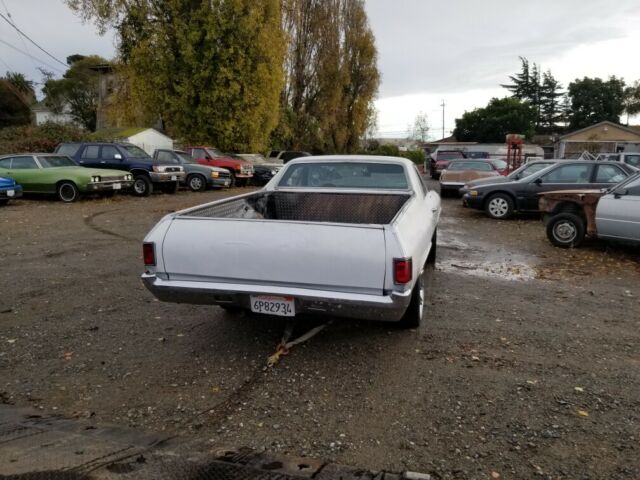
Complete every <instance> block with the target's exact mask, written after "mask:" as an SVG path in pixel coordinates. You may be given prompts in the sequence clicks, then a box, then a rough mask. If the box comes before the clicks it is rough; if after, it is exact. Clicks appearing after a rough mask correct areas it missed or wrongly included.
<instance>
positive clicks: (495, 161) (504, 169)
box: [489, 158, 509, 177]
mask: <svg viewBox="0 0 640 480" xmlns="http://www.w3.org/2000/svg"><path fill="white" fill-rule="evenodd" d="M489 161H490V162H491V164H492V165H493V166H494V167H495V169H496V171H497V172H498V173H499V174H500V175H502V176H503V177H504V176H507V174H508V173H509V164H508V163H507V162H505V161H504V160H501V159H499V158H490V159H489Z"/></svg>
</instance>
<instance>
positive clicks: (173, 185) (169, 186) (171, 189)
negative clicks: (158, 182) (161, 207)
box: [162, 182, 178, 194]
mask: <svg viewBox="0 0 640 480" xmlns="http://www.w3.org/2000/svg"><path fill="white" fill-rule="evenodd" d="M162 191H163V192H164V193H171V194H173V193H176V192H177V191H178V182H170V183H166V184H165V185H163V186H162Z"/></svg>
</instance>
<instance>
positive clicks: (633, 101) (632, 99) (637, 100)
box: [624, 80, 640, 125]
mask: <svg viewBox="0 0 640 480" xmlns="http://www.w3.org/2000/svg"><path fill="white" fill-rule="evenodd" d="M624 112H625V113H626V114H627V125H628V124H629V116H630V115H637V114H638V113H640V80H636V81H635V82H633V84H632V85H629V86H628V87H627V88H625V89H624Z"/></svg>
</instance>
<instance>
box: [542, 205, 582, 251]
mask: <svg viewBox="0 0 640 480" xmlns="http://www.w3.org/2000/svg"><path fill="white" fill-rule="evenodd" d="M584 236H585V223H584V220H583V219H582V218H580V217H579V216H578V215H575V214H573V213H560V214H558V215H555V216H553V217H551V218H550V219H549V221H548V222H547V238H548V239H549V241H550V242H551V243H552V244H554V245H555V246H556V247H561V248H573V247H578V246H580V244H581V243H582V242H583V241H584Z"/></svg>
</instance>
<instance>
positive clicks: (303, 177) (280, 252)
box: [142, 155, 441, 328]
mask: <svg viewBox="0 0 640 480" xmlns="http://www.w3.org/2000/svg"><path fill="white" fill-rule="evenodd" d="M440 211H441V208H440V197H439V196H438V194H437V193H436V192H434V191H432V190H429V189H427V188H426V186H425V184H424V183H423V181H422V177H421V175H420V173H419V172H418V170H417V168H416V167H415V165H414V164H413V163H412V162H410V161H408V160H406V159H403V158H396V157H374V156H362V155H340V156H318V157H303V158H299V159H296V160H292V161H291V162H289V163H287V164H286V165H285V166H284V168H282V170H280V172H278V174H277V175H276V176H275V177H274V178H273V179H272V180H271V181H270V182H269V183H268V184H267V185H266V186H265V187H264V188H263V189H262V190H258V191H255V192H251V193H247V194H245V195H239V196H235V197H231V198H226V199H223V200H219V201H215V202H211V203H207V204H204V205H199V206H197V207H193V208H189V209H186V210H182V211H179V212H176V213H172V214H169V215H167V216H165V217H164V218H163V219H162V220H160V222H159V223H158V224H157V225H156V226H155V227H154V228H153V230H151V232H149V234H148V235H147V237H146V238H145V240H144V245H143V253H144V263H145V273H144V274H143V275H142V280H143V282H144V284H145V286H146V287H147V288H148V289H149V290H150V291H151V292H152V293H153V294H154V295H155V296H156V297H157V298H158V299H160V300H162V301H166V302H177V303H191V304H205V305H219V306H221V307H223V308H225V309H227V310H230V311H238V310H251V311H252V312H256V313H260V314H267V315H278V316H288V317H293V316H296V315H300V314H325V315H331V316H336V317H346V318H359V319H367V320H379V321H388V322H400V324H401V325H402V326H404V327H408V328H413V327H416V326H418V325H419V324H420V322H421V320H422V317H423V311H424V296H425V295H424V293H425V292H424V290H425V286H424V281H423V271H424V268H425V265H426V264H428V263H429V262H434V261H435V252H436V227H437V225H438V220H439V218H440Z"/></svg>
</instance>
